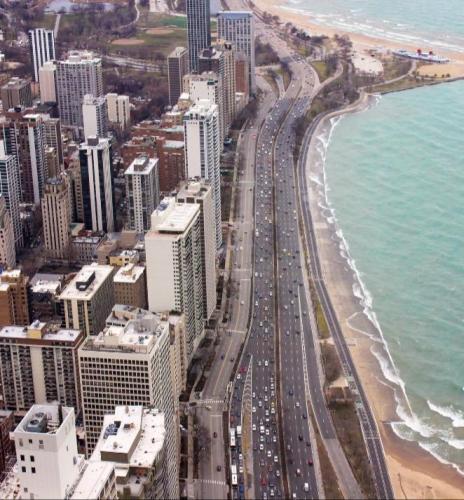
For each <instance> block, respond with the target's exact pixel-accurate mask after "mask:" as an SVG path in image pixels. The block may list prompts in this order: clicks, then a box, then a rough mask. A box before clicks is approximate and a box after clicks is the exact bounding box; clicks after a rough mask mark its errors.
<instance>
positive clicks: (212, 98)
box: [185, 71, 227, 144]
mask: <svg viewBox="0 0 464 500" xmlns="http://www.w3.org/2000/svg"><path fill="white" fill-rule="evenodd" d="M187 80H188V93H189V97H190V100H191V101H192V102H193V103H196V102H198V101H201V100H205V99H206V100H208V101H209V102H210V103H211V104H216V105H217V107H218V114H219V125H220V127H219V130H220V135H219V143H220V144H223V142H224V139H225V136H226V134H227V127H226V116H225V114H224V110H225V107H224V104H225V102H224V92H223V88H222V79H219V77H218V75H217V74H216V73H215V72H214V71H205V72H203V73H202V74H201V75H187V77H186V80H185V81H187Z"/></svg>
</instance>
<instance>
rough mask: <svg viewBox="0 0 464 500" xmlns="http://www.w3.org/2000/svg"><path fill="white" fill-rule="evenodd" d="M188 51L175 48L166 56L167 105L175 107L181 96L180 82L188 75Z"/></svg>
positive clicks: (182, 48) (183, 48)
mask: <svg viewBox="0 0 464 500" xmlns="http://www.w3.org/2000/svg"><path fill="white" fill-rule="evenodd" d="M188 68H189V60H188V50H187V49H186V48H185V47H176V48H175V49H174V50H173V51H172V52H171V53H170V54H169V55H168V83H169V104H170V105H171V106H175V105H176V104H177V101H178V99H179V96H180V95H181V94H182V81H183V78H184V76H185V75H186V74H187V73H188Z"/></svg>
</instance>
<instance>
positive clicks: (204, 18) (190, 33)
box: [186, 0, 211, 72]
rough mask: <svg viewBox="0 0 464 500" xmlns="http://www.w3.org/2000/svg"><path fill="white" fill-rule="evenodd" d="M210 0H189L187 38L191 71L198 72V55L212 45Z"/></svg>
mask: <svg viewBox="0 0 464 500" xmlns="http://www.w3.org/2000/svg"><path fill="white" fill-rule="evenodd" d="M209 2H210V0H187V3H186V10H187V40H188V53H189V54H188V55H189V64H190V68H189V69H190V72H198V71H199V69H198V57H199V56H200V52H201V51H202V50H203V49H206V48H207V47H209V46H210V45H211V24H210V23H211V20H210V9H209Z"/></svg>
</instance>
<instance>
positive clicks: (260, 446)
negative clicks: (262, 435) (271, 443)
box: [259, 443, 264, 451]
mask: <svg viewBox="0 0 464 500" xmlns="http://www.w3.org/2000/svg"><path fill="white" fill-rule="evenodd" d="M263 450H264V444H263V443H261V444H260V445H259V451H263Z"/></svg>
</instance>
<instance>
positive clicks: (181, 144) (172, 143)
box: [164, 140, 184, 149]
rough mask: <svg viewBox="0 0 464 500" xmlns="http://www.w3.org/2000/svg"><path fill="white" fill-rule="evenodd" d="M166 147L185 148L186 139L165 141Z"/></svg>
mask: <svg viewBox="0 0 464 500" xmlns="http://www.w3.org/2000/svg"><path fill="white" fill-rule="evenodd" d="M164 148H165V149H166V148H170V149H184V141H170V140H167V141H164Z"/></svg>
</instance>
